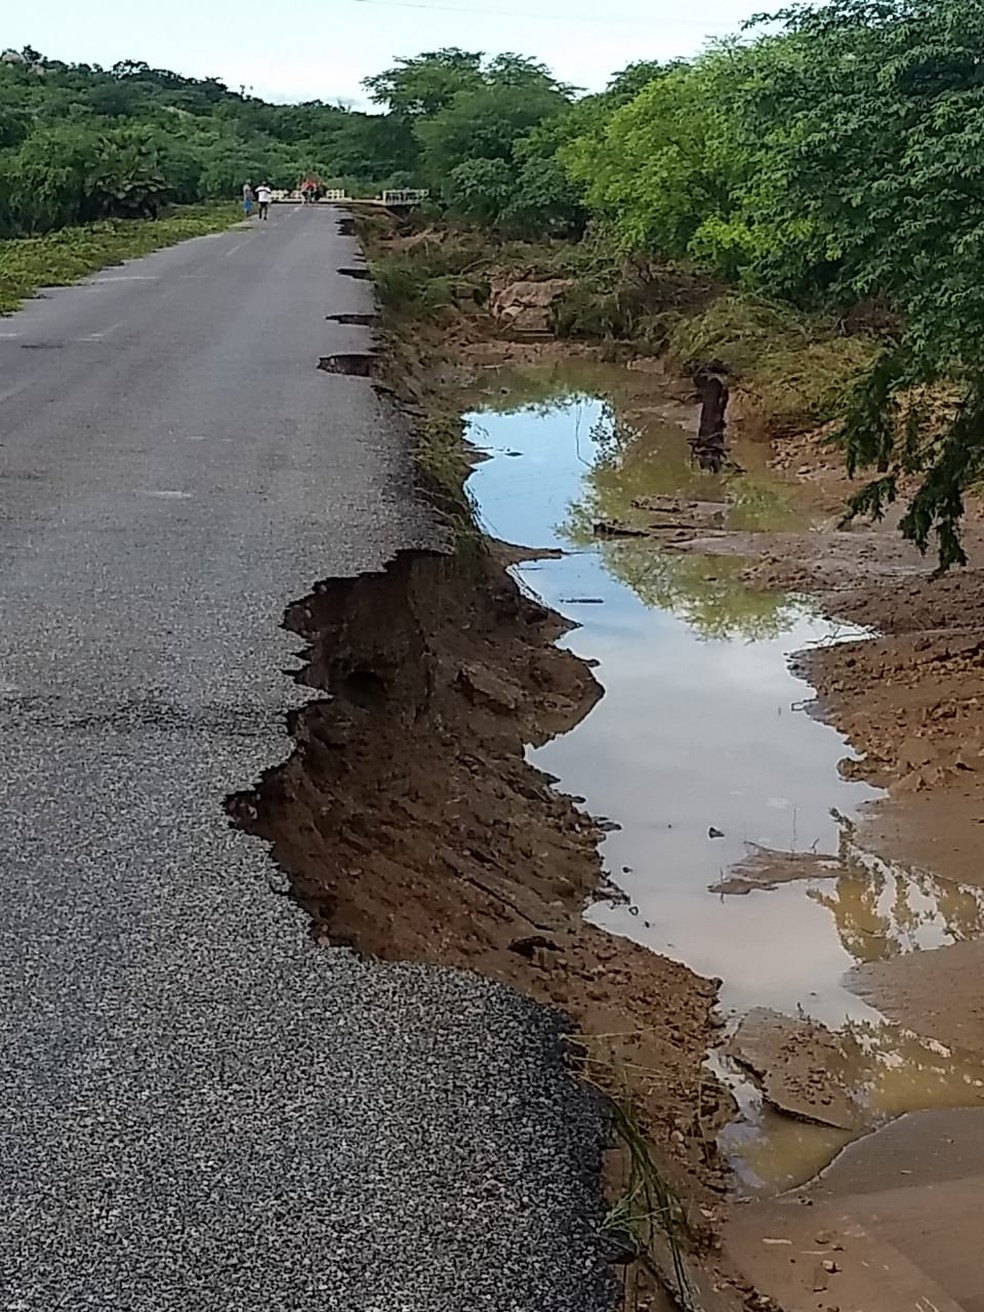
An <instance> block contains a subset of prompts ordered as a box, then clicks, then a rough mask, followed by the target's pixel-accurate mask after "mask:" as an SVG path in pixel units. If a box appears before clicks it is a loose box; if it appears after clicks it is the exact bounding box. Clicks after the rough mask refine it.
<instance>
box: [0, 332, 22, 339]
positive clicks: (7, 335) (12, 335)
mask: <svg viewBox="0 0 984 1312" xmlns="http://www.w3.org/2000/svg"><path fill="white" fill-rule="evenodd" d="M23 336H24V334H23V333H0V337H5V338H7V339H8V340H9V339H12V338H14V337H23Z"/></svg>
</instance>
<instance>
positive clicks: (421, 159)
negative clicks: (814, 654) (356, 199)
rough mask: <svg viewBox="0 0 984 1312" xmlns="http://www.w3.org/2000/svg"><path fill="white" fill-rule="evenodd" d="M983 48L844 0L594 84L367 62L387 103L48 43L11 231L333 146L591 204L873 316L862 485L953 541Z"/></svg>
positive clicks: (116, 210)
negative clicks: (338, 99)
mask: <svg viewBox="0 0 984 1312" xmlns="http://www.w3.org/2000/svg"><path fill="white" fill-rule="evenodd" d="M982 51H984V6H981V5H980V4H979V3H978V2H977V0H830V2H829V3H825V4H821V5H819V6H816V7H797V8H795V9H792V10H789V11H786V12H784V13H780V14H777V15H773V16H772V17H771V18H770V19H768V21H766V20H762V21H761V23H760V24H759V26H757V27H755V26H753V27H751V28H750V29H749V31H748V32H747V33H746V34H745V36H744V38H743V39H741V40H733V41H729V42H725V43H720V44H719V45H717V46H715V47H713V48H711V49H709V50H708V51H706V52H705V53H704V54H702V55H700V56H699V57H697V58H695V59H693V60H690V61H674V62H672V63H670V64H663V65H660V64H658V63H646V62H640V63H637V64H634V65H632V66H630V67H629V68H627V69H625V70H623V72H621V73H620V74H618V75H617V76H615V77H614V78H613V79H612V81H611V83H610V85H609V87H608V89H607V90H606V91H605V92H603V93H601V94H598V95H590V96H579V95H578V94H577V93H576V92H575V91H574V90H573V89H572V88H570V87H567V86H564V85H563V84H562V83H560V82H558V81H557V80H556V79H555V78H554V77H553V76H552V75H551V73H550V71H549V70H548V69H546V68H545V67H543V66H542V65H541V64H538V63H536V62H535V61H532V60H529V59H524V58H522V57H520V56H517V55H499V56H497V57H494V58H487V57H485V56H483V55H482V54H480V53H478V52H470V51H463V50H457V49H448V50H439V51H434V52H431V53H427V54H422V55H418V56H415V57H413V58H407V59H403V60H399V61H397V63H396V64H395V65H394V66H393V67H392V68H389V69H387V70H385V71H384V72H381V73H379V74H378V75H376V76H375V77H372V78H369V79H367V82H366V89H367V92H368V93H369V95H370V97H371V99H372V100H373V101H374V102H375V105H376V107H377V109H378V112H376V113H372V114H365V113H360V112H355V111H352V110H349V109H346V108H344V107H342V106H337V105H328V104H323V103H320V102H314V103H310V104H303V105H269V104H265V103H263V102H262V101H259V100H256V99H254V98H252V97H249V96H246V95H244V94H242V93H238V92H235V91H231V90H229V89H228V88H227V87H225V86H223V85H222V84H221V83H219V82H217V81H214V80H204V81H201V80H194V79H189V78H183V77H180V76H178V75H176V74H174V73H170V72H166V71H162V70H155V69H151V68H148V67H147V65H145V64H140V63H124V64H119V65H116V66H115V67H114V68H112V69H110V70H101V69H96V68H89V67H86V66H69V65H65V64H60V63H56V62H54V61H50V60H44V59H42V58H41V57H40V56H39V55H38V54H37V52H34V51H27V52H24V57H23V58H17V57H15V58H14V59H13V61H12V62H8V63H4V64H0V235H4V234H16V233H22V232H27V233H39V232H45V231H47V230H50V229H53V228H57V227H60V226H63V225H67V224H73V223H79V222H85V221H89V220H94V219H99V218H102V217H106V216H126V215H142V214H151V213H155V212H156V211H157V209H158V208H159V207H160V206H161V205H162V204H164V203H167V202H173V201H184V202H189V201H196V200H201V199H207V198H213V197H217V196H231V195H234V194H235V193H236V191H237V190H238V188H239V186H240V185H241V183H242V181H243V180H244V178H246V177H251V178H252V179H253V180H254V181H256V180H258V179H259V177H260V175H261V174H262V175H265V176H266V177H267V178H268V179H269V181H270V182H272V183H273V184H274V185H275V186H276V185H281V186H288V185H293V184H294V183H295V182H296V181H297V179H298V178H299V177H300V176H301V175H302V174H305V173H310V172H315V173H317V174H318V175H319V176H320V177H321V178H322V179H323V180H324V181H325V183H326V184H327V185H343V186H347V187H348V188H349V189H350V190H352V191H353V192H355V193H362V194H366V193H367V192H369V193H371V192H372V191H374V190H376V189H377V188H379V187H381V186H384V185H391V186H394V185H395V186H401V185H407V186H424V187H428V188H429V189H430V191H431V194H432V197H433V198H434V201H435V203H436V204H438V205H440V206H442V207H443V208H444V210H445V212H446V213H448V214H449V215H451V216H452V217H457V218H459V219H462V220H465V221H468V222H471V223H478V224H482V225H486V226H487V227H489V228H491V229H494V230H496V231H497V232H498V233H500V234H502V235H504V236H511V237H538V238H541V237H557V236H559V237H568V238H570V237H574V238H577V237H579V236H580V235H581V234H582V233H583V232H584V231H585V229H586V228H587V227H588V226H589V225H590V226H591V227H592V228H593V230H594V231H595V232H596V233H597V232H601V233H602V234H603V235H604V239H605V240H606V241H607V242H608V243H609V245H610V247H611V248H613V249H614V250H616V251H618V252H621V253H622V254H623V255H624V256H625V257H626V258H628V259H631V260H633V261H635V262H636V263H637V264H638V263H639V262H640V261H650V262H654V263H664V264H665V263H666V262H676V264H677V265H678V266H679V265H685V266H689V267H690V268H695V269H697V270H702V271H704V272H705V273H706V274H707V275H708V276H709V277H710V278H711V279H716V280H718V281H719V282H720V283H721V284H723V285H728V286H730V287H732V288H734V289H736V290H737V291H738V292H739V293H740V294H743V295H747V296H749V297H751V298H753V299H755V300H756V301H757V303H759V304H774V305H775V304H781V305H784V306H789V307H793V308H795V309H796V310H798V311H800V312H802V313H805V314H807V315H823V316H825V317H826V320H827V322H828V323H829V322H838V321H840V322H842V323H844V324H846V325H849V326H850V327H851V328H852V329H853V330H854V331H857V330H858V328H859V327H860V329H861V330H862V331H864V332H866V333H867V334H868V336H869V338H870V339H871V342H870V344H869V345H870V349H867V350H866V351H862V352H860V353H857V352H856V353H855V354H854V357H853V358H854V360H855V361H856V362H858V361H860V362H861V363H860V364H857V366H856V367H855V368H854V374H855V375H857V374H858V373H859V372H860V374H861V378H860V381H859V382H857V383H856V385H855V386H854V389H853V392H852V394H851V395H850V396H849V397H848V398H847V399H846V401H845V402H844V404H843V407H842V408H843V414H844V425H843V432H842V437H843V441H844V443H845V446H846V450H847V456H848V462H849V465H850V467H851V469H852V471H860V470H864V469H873V470H874V473H875V477H874V479H873V480H872V481H871V482H870V483H869V484H867V485H866V486H865V487H864V488H863V489H862V491H861V492H860V493H859V495H858V497H857V498H856V501H855V507H856V508H857V509H859V510H865V511H871V512H874V513H876V514H877V513H880V512H881V510H882V509H883V507H884V506H885V504H886V503H887V502H889V501H891V500H892V499H893V498H894V497H895V496H896V494H897V493H900V492H901V491H902V490H903V488H904V487H905V486H907V485H908V480H909V479H911V478H915V480H916V483H917V485H918V491H917V493H916V495H915V497H914V499H913V500H912V502H911V504H910V508H909V510H908V513H907V515H906V518H905V520H904V524H903V527H904V531H905V532H906V533H907V534H908V535H909V536H910V537H912V538H913V540H915V541H916V542H917V543H919V544H920V545H921V546H925V545H926V544H927V543H928V542H929V541H930V539H931V537H932V536H933V535H934V534H935V535H936V537H937V538H938V541H939V545H940V549H941V560H942V562H943V563H944V564H949V563H952V562H953V561H955V560H959V559H960V558H961V550H960V544H959V540H958V537H957V533H956V530H957V525H958V521H959V518H960V515H961V513H962V496H963V492H964V490H965V489H966V488H967V486H969V485H970V484H971V483H973V482H975V481H977V480H978V479H979V478H980V477H981V476H982V474H984V370H982V368H981V365H980V363H979V358H980V352H979V350H978V342H979V337H980V334H981V331H982V328H984V280H982V278H981V276H980V268H981V264H982V256H984V55H982ZM872 359H873V364H872V363H871V361H872Z"/></svg>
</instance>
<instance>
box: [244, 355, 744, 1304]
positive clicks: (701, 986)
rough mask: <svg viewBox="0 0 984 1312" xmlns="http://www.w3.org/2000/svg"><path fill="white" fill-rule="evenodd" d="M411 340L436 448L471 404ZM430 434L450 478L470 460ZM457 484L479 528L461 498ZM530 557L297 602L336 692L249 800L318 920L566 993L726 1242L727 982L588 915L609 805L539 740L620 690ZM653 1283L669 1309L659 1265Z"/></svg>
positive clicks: (709, 1225) (681, 1185) (341, 589)
mask: <svg viewBox="0 0 984 1312" xmlns="http://www.w3.org/2000/svg"><path fill="white" fill-rule="evenodd" d="M390 359H391V368H390V370H389V374H388V382H387V385H388V386H392V389H393V390H394V391H398V392H400V393H402V394H403V396H404V397H405V398H406V401H407V405H408V406H409V409H410V411H411V412H412V413H413V415H414V417H415V419H416V421H417V422H418V423H419V424H420V427H421V433H422V436H423V439H424V443H425V445H426V444H427V443H430V442H432V441H433V433H434V432H435V431H436V430H440V431H443V425H444V423H445V422H446V421H447V418H448V416H447V413H446V411H442V410H439V409H437V408H434V407H433V405H432V398H433V396H434V392H433V390H432V389H433V379H434V378H437V379H439V380H441V382H442V383H444V382H446V380H447V379H448V377H449V373H453V370H451V371H449V370H448V368H447V367H446V366H442V367H440V368H438V369H436V370H435V372H434V373H432V374H430V375H427V374H426V369H425V365H424V364H423V362H422V352H421V350H420V343H419V341H418V342H417V343H415V344H414V346H413V347H412V348H410V347H408V346H406V345H405V344H404V345H398V344H396V343H394V344H393V345H392V355H391V356H390ZM428 450H429V455H430V463H429V464H428V465H427V468H426V471H425V472H426V475H427V481H429V482H434V481H435V479H437V480H439V479H440V476H441V473H442V469H443V472H444V473H445V474H446V473H447V472H448V471H449V470H453V469H454V468H456V466H455V463H454V460H453V459H452V458H451V456H450V455H449V452H448V451H447V450H445V449H441V450H439V451H438V452H437V454H436V455H435V452H434V451H433V450H432V449H430V448H428ZM442 461H443V462H444V464H443V466H442V465H441V462H442ZM438 491H439V495H438V505H439V509H440V510H441V512H442V513H444V514H445V515H446V517H447V518H448V522H449V523H450V524H452V525H455V526H457V527H458V529H459V530H460V529H461V524H460V523H458V521H457V519H456V517H457V516H460V515H461V514H462V513H463V506H462V504H461V503H460V497H459V503H458V504H455V491H454V488H453V486H449V485H447V484H445V485H444V487H443V488H442V489H438ZM512 558H514V557H513V555H512V554H511V553H509V552H507V551H506V550H505V549H504V548H502V547H501V546H500V545H498V544H492V543H488V542H485V541H479V540H478V539H477V538H476V536H475V535H474V534H472V533H469V532H468V531H467V530H465V531H463V532H459V533H458V537H457V542H456V547H455V549H454V550H451V551H449V552H448V553H447V554H437V553H421V552H412V553H405V554H402V555H401V556H399V557H398V558H397V559H396V560H395V561H394V562H393V563H392V564H391V565H390V566H389V568H387V569H386V570H385V571H383V572H381V573H378V574H369V575H363V576H361V577H359V578H355V579H333V580H332V579H329V580H326V581H324V582H323V583H321V584H319V586H318V588H317V589H316V590H315V592H313V593H312V594H311V595H310V596H308V597H306V598H303V599H300V600H298V601H297V602H296V603H295V604H293V605H292V606H291V607H290V608H289V610H288V612H287V614H286V617H285V623H286V627H288V628H289V629H290V630H291V631H292V632H294V633H296V634H298V635H299V636H300V637H301V638H302V639H303V640H304V642H305V644H306V659H305V667H304V670H303V672H302V674H301V675H300V676H298V677H299V679H300V681H301V682H303V683H305V684H306V685H308V686H310V687H313V688H316V689H318V690H320V691H322V692H324V693H326V694H327V697H326V699H323V700H318V701H316V702H314V703H312V704H311V705H309V706H307V707H305V708H304V709H303V710H302V711H301V712H299V713H298V714H297V715H296V716H295V718H294V722H293V725H292V730H293V733H294V736H295V739H296V750H295V751H294V753H293V755H292V756H291V757H290V759H289V760H288V761H287V762H286V763H285V764H284V765H283V766H281V767H279V768H277V769H275V770H273V771H271V772H270V773H269V774H268V775H267V776H266V777H265V778H264V780H263V781H262V783H261V786H260V787H259V788H258V789H257V790H255V791H254V792H251V793H248V794H243V795H241V796H238V797H236V798H234V799H232V801H231V803H230V807H231V811H232V813H233V815H234V817H235V819H236V821H237V822H238V823H239V824H240V825H241V826H243V827H244V828H245V829H247V830H248V831H249V832H251V833H253V834H256V835H258V836H261V837H263V838H265V839H266V840H267V841H269V842H270V843H271V844H272V847H273V853H274V857H275V859H276V860H277V862H278V864H279V865H280V867H281V868H282V869H283V870H284V871H286V872H287V874H288V875H289V876H290V880H291V890H292V893H293V895H294V896H295V897H296V898H297V899H298V900H299V901H300V902H301V904H302V905H303V906H304V907H305V908H306V909H307V910H308V912H309V913H310V916H311V924H312V933H313V934H314V936H315V937H316V938H317V939H319V940H323V941H330V942H333V943H343V944H347V945H351V946H353V947H354V948H356V949H357V950H359V951H361V952H365V953H371V954H373V955H377V956H380V957H383V958H389V959H403V960H414V961H427V962H432V963H440V964H444V965H451V966H457V967H463V968H467V969H471V970H475V971H478V972H480V973H482V974H485V975H489V976H492V977H494V978H496V979H500V980H503V981H505V982H507V983H509V984H511V985H513V986H514V987H516V988H518V989H521V990H522V991H523V992H525V993H527V994H530V995H531V996H533V997H535V998H536V999H538V1000H539V1001H541V1002H543V1003H545V1004H547V1005H550V1006H554V1007H558V1008H560V1009H562V1010H563V1012H564V1013H566V1015H567V1016H569V1017H570V1019H571V1022H572V1058H573V1059H574V1061H575V1062H576V1063H577V1065H578V1067H579V1068H580V1069H581V1070H582V1071H583V1074H584V1077H585V1078H587V1079H589V1080H591V1081H592V1082H595V1083H597V1084H598V1085H599V1086H600V1087H602V1088H603V1089H605V1090H606V1091H608V1092H610V1093H611V1094H612V1095H613V1096H614V1097H615V1098H616V1099H617V1100H618V1102H619V1104H620V1106H621V1107H622V1108H623V1109H624V1110H625V1111H627V1113H628V1115H629V1118H630V1123H631V1124H632V1125H633V1126H634V1127H636V1130H637V1132H638V1133H639V1134H641V1136H642V1138H643V1139H644V1140H645V1141H646V1142H648V1144H649V1145H650V1146H651V1151H652V1162H653V1166H654V1168H655V1170H656V1172H657V1174H658V1177H659V1179H660V1180H661V1181H663V1182H666V1183H667V1184H668V1186H669V1189H670V1195H669V1197H670V1198H671V1199H672V1200H675V1201H672V1202H671V1204H670V1206H671V1207H672V1209H673V1211H674V1212H676V1213H677V1215H676V1219H675V1220H674V1222H673V1228H674V1230H675V1232H676V1234H677V1236H678V1238H679V1241H680V1242H681V1243H685V1244H686V1245H687V1246H693V1247H694V1248H695V1249H696V1250H697V1251H701V1250H704V1251H710V1250H711V1249H713V1245H714V1242H715V1241H714V1233H715V1227H716V1221H717V1218H718V1212H719V1206H720V1201H721V1196H722V1195H723V1193H724V1191H725V1189H726V1182H727V1175H728V1173H727V1169H726V1165H725V1163H724V1162H723V1160H722V1158H721V1157H720V1155H719V1153H718V1149H717V1146H716V1141H715V1135H716V1132H717V1129H718V1128H719V1127H720V1125H721V1124H722V1123H723V1121H724V1120H725V1119H726V1118H727V1116H728V1115H729V1114H730V1109H731V1103H730V1097H729V1096H728V1095H727V1094H726V1092H725V1091H724V1090H723V1088H722V1087H721V1086H719V1085H718V1084H717V1083H716V1082H715V1081H714V1080H713V1079H712V1078H711V1077H709V1075H708V1073H707V1072H706V1071H705V1070H704V1069H702V1064H703V1061H704V1058H705V1055H706V1052H707V1050H708V1048H709V1047H710V1046H712V1044H713V1042H714V1040H715V1036H716V1034H717V1032H718V1029H719V1025H720V1022H719V1021H718V1020H717V1019H716V1018H715V1016H714V1015H713V1008H714V1004H715V1000H716V995H717V981H713V980H707V979H703V978H701V977H699V976H697V975H695V974H694V973H693V972H692V971H691V970H689V969H688V968H687V967H686V966H684V965H681V964H679V963H677V962H673V961H670V960H667V959H666V958H663V957H660V956H657V955H656V954H654V953H652V952H650V951H648V950H647V949H646V948H644V947H641V946H638V945H636V944H633V943H631V942H629V941H628V940H626V939H622V938H617V937H613V936H611V935H609V934H607V933H605V932H604V931H602V930H600V929H597V928H595V927H593V926H591V925H589V924H587V923H586V922H585V920H584V918H583V911H584V908H585V907H586V906H587V905H588V904H590V903H591V902H592V901H594V900H595V899H596V898H597V897H599V896H605V895H608V896H617V894H615V893H614V891H613V890H609V889H606V888H604V887H603V885H602V875H601V863H600V859H599V855H598V842H599V840H600V838H601V836H602V833H603V832H604V828H603V826H604V822H603V821H600V820H597V819H592V818H590V817H588V816H587V815H586V814H585V813H584V812H582V811H580V810H578V809H577V807H576V805H575V804H574V801H572V800H571V799H569V798H567V797H565V796H563V795H562V794H559V793H558V792H556V791H555V790H554V789H553V788H552V787H551V782H552V781H551V780H550V778H549V777H548V776H546V775H544V774H543V773H542V772H540V771H538V770H536V769H534V768H533V767H532V766H531V765H529V764H528V763H527V761H526V759H525V752H526V747H527V745H538V744H541V743H543V742H544V741H546V740H547V739H548V738H550V737H551V736H553V735H555V734H558V733H563V732H565V731H567V730H568V729H570V728H571V727H573V726H574V725H575V724H576V723H578V721H579V720H580V719H581V718H582V717H583V716H584V715H585V714H586V713H587V712H588V711H589V710H590V708H591V707H592V706H593V705H594V703H595V701H596V700H597V698H598V697H599V695H600V689H599V687H598V685H597V683H596V682H595V680H594V678H593V677H592V674H591V671H590V669H589V668H588V667H587V666H586V665H585V663H584V662H582V661H580V660H578V659H577V658H575V657H574V656H573V655H571V654H570V653H568V652H565V651H563V650H560V649H559V648H558V647H557V646H556V640H557V638H558V637H560V636H561V634H562V633H563V632H564V631H565V629H566V627H568V626H567V625H566V623H565V622H564V621H563V620H562V619H561V618H560V617H559V616H557V615H556V614H554V613H552V612H550V611H548V610H546V609H545V608H543V607H542V606H540V605H538V604H537V603H536V602H534V601H532V600H531V599H530V598H528V597H527V596H525V595H523V594H522V593H521V592H520V590H519V588H518V586H517V585H516V583H515V582H514V580H513V579H512V577H511V576H510V575H509V574H508V573H507V572H506V565H507V563H508V561H509V560H510V559H512ZM631 1165H632V1163H631V1161H630V1160H629V1155H628V1154H627V1153H623V1156H622V1158H621V1159H620V1161H619V1163H617V1164H616V1165H615V1167H614V1175H613V1178H618V1179H621V1181H622V1184H627V1183H628V1179H629V1174H630V1171H631ZM660 1187H661V1188H662V1187H663V1186H662V1184H661V1186H660ZM613 1201H616V1199H613ZM631 1278H632V1281H633V1282H636V1283H639V1282H641V1283H640V1289H642V1290H647V1289H648V1290H649V1291H650V1292H647V1293H641V1294H640V1295H639V1306H647V1303H646V1299H648V1298H650V1297H655V1294H653V1293H652V1291H651V1286H649V1285H648V1284H647V1278H646V1275H645V1271H644V1270H641V1269H635V1270H634V1274H633V1275H632V1277H631ZM716 1278H717V1277H716ZM719 1283H720V1284H721V1286H722V1289H723V1290H726V1289H727V1288H728V1287H729V1286H728V1282H727V1277H726V1276H721V1277H720V1278H719Z"/></svg>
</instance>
